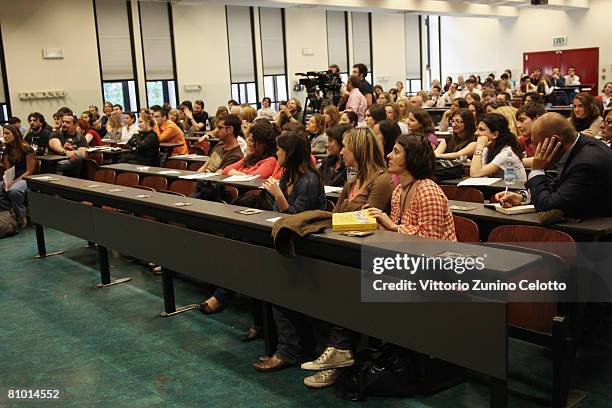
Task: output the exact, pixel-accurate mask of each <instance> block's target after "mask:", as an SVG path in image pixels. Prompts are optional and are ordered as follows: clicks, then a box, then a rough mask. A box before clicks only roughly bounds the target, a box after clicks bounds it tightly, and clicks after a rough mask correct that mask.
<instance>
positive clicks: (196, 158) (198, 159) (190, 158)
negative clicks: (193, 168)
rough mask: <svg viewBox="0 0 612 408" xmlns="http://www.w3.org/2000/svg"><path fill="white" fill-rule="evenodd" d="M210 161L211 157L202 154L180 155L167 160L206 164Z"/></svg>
mask: <svg viewBox="0 0 612 408" xmlns="http://www.w3.org/2000/svg"><path fill="white" fill-rule="evenodd" d="M208 159H210V157H209V156H203V155H200V154H179V155H178V156H172V157H169V158H168V159H167V160H182V161H186V162H187V163H190V164H191V163H206V162H207V161H208Z"/></svg>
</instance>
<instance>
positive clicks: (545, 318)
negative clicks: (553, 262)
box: [488, 225, 576, 333]
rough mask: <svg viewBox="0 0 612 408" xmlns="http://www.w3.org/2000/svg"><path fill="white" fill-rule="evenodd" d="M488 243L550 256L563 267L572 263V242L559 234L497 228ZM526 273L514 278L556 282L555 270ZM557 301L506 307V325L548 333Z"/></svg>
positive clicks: (514, 227)
mask: <svg viewBox="0 0 612 408" xmlns="http://www.w3.org/2000/svg"><path fill="white" fill-rule="evenodd" d="M488 242H497V243H510V244H511V245H513V246H516V247H520V248H526V249H529V250H532V251H538V252H545V253H549V254H553V255H555V256H558V257H560V258H562V259H563V260H565V261H566V262H567V264H569V265H573V264H575V262H576V245H575V242H574V239H573V238H572V237H571V236H570V235H568V234H566V233H565V232H562V231H557V230H553V229H549V228H544V227H538V226H531V225H501V226H499V227H497V228H495V229H494V230H493V231H491V233H490V234H489V239H488ZM550 269H551V268H550V267H549V268H544V270H537V271H535V272H534V271H527V272H524V273H522V274H519V275H518V276H516V278H515V280H516V281H517V282H518V281H519V280H521V279H530V280H535V279H540V280H543V281H547V280H556V279H559V274H558V271H555V270H550ZM558 306H559V304H558V303H557V302H538V303H535V302H523V303H510V304H509V305H508V324H510V325H512V326H516V327H521V328H525V329H528V330H532V331H535V332H539V333H551V332H552V324H553V318H554V317H555V316H556V315H557V314H558V309H559V308H558Z"/></svg>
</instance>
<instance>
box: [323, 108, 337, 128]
mask: <svg viewBox="0 0 612 408" xmlns="http://www.w3.org/2000/svg"><path fill="white" fill-rule="evenodd" d="M338 123H340V111H339V110H338V108H337V107H336V106H335V105H327V106H326V107H324V108H323V124H324V125H323V131H324V132H325V133H327V129H329V128H330V127H332V126H336V125H337V124H338Z"/></svg>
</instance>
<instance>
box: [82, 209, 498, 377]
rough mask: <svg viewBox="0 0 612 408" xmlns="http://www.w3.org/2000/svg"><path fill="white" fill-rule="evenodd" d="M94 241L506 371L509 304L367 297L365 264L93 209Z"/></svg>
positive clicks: (470, 364)
mask: <svg viewBox="0 0 612 408" xmlns="http://www.w3.org/2000/svg"><path fill="white" fill-rule="evenodd" d="M92 214H93V223H94V225H95V242H97V243H99V244H100V245H103V246H106V247H108V248H112V249H116V250H118V251H120V252H122V253H124V254H127V255H131V256H134V257H137V258H141V259H144V260H147V261H151V262H154V263H156V264H159V265H162V266H163V267H165V268H168V269H170V270H173V271H175V272H179V273H181V274H184V275H187V276H190V277H193V278H196V279H199V280H202V281H205V282H209V283H212V284H215V285H218V286H221V287H224V288H227V289H230V290H234V291H236V292H239V293H243V294H245V295H248V296H251V297H254V298H257V299H261V300H264V301H267V302H270V303H273V304H279V305H282V306H284V307H287V308H289V309H292V310H295V311H298V312H302V313H305V314H307V315H309V316H313V317H316V318H319V319H322V320H325V321H329V322H332V323H335V324H338V325H341V326H344V327H347V328H350V329H352V330H355V331H358V332H361V333H365V334H367V335H371V336H374V337H378V338H382V339H383V340H385V341H389V342H392V343H395V344H399V345H402V346H404V347H408V348H410V349H413V350H416V351H419V352H421V353H426V354H431V355H434V356H435V357H438V358H441V359H443V360H446V361H449V362H452V363H455V364H458V365H461V366H464V367H467V368H469V369H472V370H475V371H479V372H481V373H484V374H487V375H490V376H492V377H495V378H498V379H505V378H506V368H507V367H506V366H507V333H506V330H507V329H506V305H505V304H503V303H496V302H490V303H485V302H476V303H453V304H448V303H364V302H362V301H361V271H360V270H359V269H357V268H351V267H348V266H343V265H338V264H335V263H331V262H326V261H322V260H319V259H316V258H312V257H306V256H296V257H287V256H283V255H281V254H279V253H278V252H277V251H276V250H275V249H273V248H268V247H265V246H261V245H254V244H250V243H248V242H244V241H240V240H237V239H231V238H225V237H222V236H219V235H213V234H207V233H202V232H198V231H193V230H189V229H185V228H179V227H175V226H172V225H169V224H164V223H161V222H155V221H149V220H146V219H142V218H138V217H135V216H130V215H125V214H121V213H112V212H108V211H104V210H102V209H99V208H92Z"/></svg>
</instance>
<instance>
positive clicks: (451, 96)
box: [442, 83, 461, 105]
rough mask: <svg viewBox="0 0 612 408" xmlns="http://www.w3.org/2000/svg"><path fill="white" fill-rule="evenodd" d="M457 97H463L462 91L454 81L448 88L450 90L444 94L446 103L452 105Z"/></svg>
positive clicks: (443, 97)
mask: <svg viewBox="0 0 612 408" xmlns="http://www.w3.org/2000/svg"><path fill="white" fill-rule="evenodd" d="M457 98H461V92H459V91H458V90H457V84H455V83H452V84H451V85H450V87H449V88H448V91H446V93H445V94H444V95H442V99H443V100H444V104H445V105H450V104H451V103H453V101H454V100H455V99H457Z"/></svg>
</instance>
